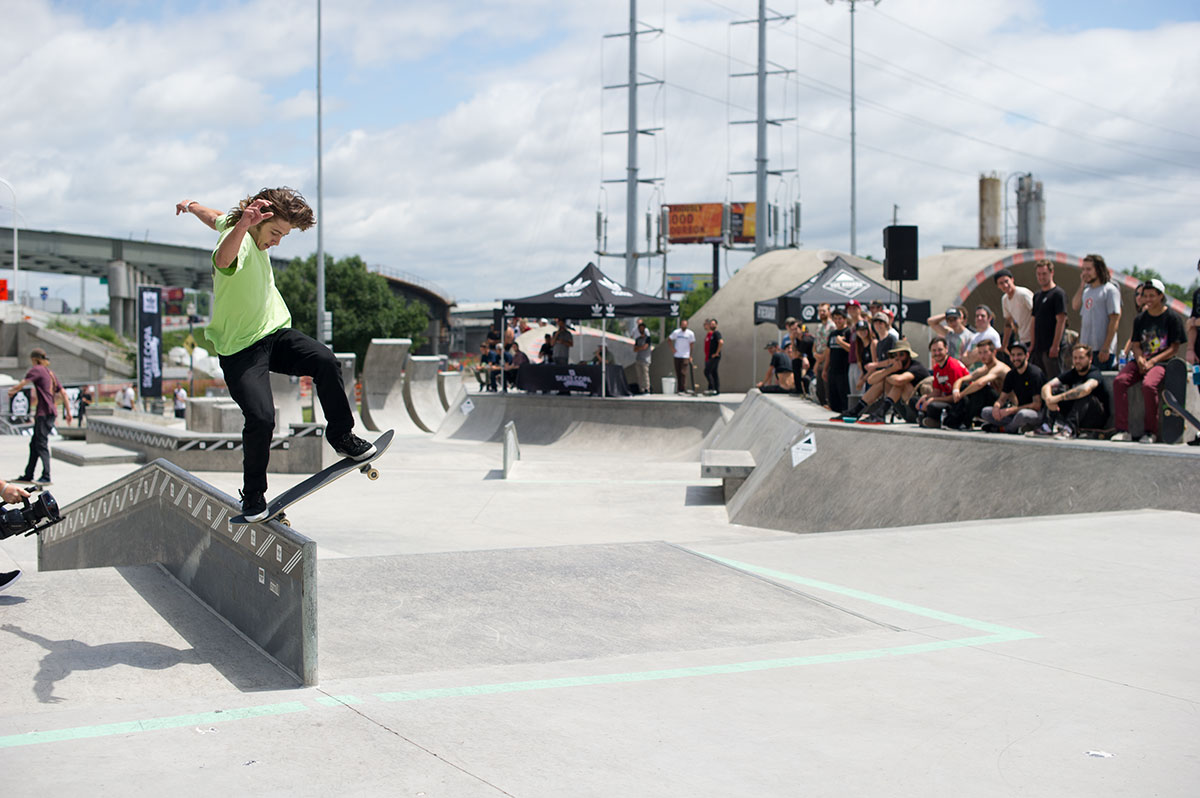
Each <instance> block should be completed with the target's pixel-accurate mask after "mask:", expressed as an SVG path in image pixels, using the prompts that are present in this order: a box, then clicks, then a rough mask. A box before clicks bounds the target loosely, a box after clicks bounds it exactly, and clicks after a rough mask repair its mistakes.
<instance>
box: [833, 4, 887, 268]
mask: <svg viewBox="0 0 1200 798" xmlns="http://www.w3.org/2000/svg"><path fill="white" fill-rule="evenodd" d="M836 1H837V0H825V2H827V3H829V5H833V4H834V3H835V2H836ZM863 1H864V0H843V2H847V3H849V4H850V254H851V255H857V254H858V175H857V169H858V164H857V162H856V153H855V145H856V142H855V139H856V137H857V131H856V130H855V124H854V123H855V119H854V115H855V109H854V5H855V3H861V2H863ZM868 1H869V2H871V3H873V4H874V5H879V3H880V2H881V0H868Z"/></svg>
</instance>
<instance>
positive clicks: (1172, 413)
mask: <svg viewBox="0 0 1200 798" xmlns="http://www.w3.org/2000/svg"><path fill="white" fill-rule="evenodd" d="M1163 368H1164V369H1165V371H1166V373H1164V374H1163V380H1162V383H1161V385H1162V391H1161V393H1160V396H1164V397H1165V396H1166V394H1168V393H1170V394H1171V396H1172V397H1176V396H1185V395H1186V394H1185V393H1184V391H1186V390H1187V378H1188V367H1187V363H1186V362H1185V361H1183V360H1180V359H1179V358H1177V357H1174V358H1171V359H1170V360H1168V361H1167V362H1166V363H1164V364H1163ZM1175 404H1179V402H1178V400H1176V402H1175ZM1180 410H1183V411H1184V412H1183V413H1181V412H1180ZM1184 413H1186V408H1182V407H1174V406H1170V405H1169V404H1168V403H1167V402H1159V403H1158V439H1159V440H1160V441H1162V442H1163V443H1179V442H1180V441H1182V440H1183V431H1184V424H1183V420H1184V418H1185V417H1186V416H1185V415H1184Z"/></svg>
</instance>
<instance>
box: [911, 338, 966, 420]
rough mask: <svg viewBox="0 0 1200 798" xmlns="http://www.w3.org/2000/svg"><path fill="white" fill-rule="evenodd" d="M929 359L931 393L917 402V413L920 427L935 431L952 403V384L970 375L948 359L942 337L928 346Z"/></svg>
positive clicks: (963, 367) (954, 360) (947, 350)
mask: <svg viewBox="0 0 1200 798" xmlns="http://www.w3.org/2000/svg"><path fill="white" fill-rule="evenodd" d="M929 357H930V359H931V360H932V361H933V367H932V368H931V369H930V372H931V373H932V374H933V392H932V393H930V394H929V395H928V396H922V397H921V398H920V399H918V400H917V405H916V409H917V413H918V415H919V417H920V420H921V426H923V427H929V428H930V429H937V428H938V427H940V426H942V415H943V414H944V413H945V412H946V411H947V410H949V409H950V405H952V404H953V403H954V401H953V400H952V399H951V398H950V395H951V394H952V393H953V392H954V383H955V382H956V381H957V380H958V378H959V377H965V376H967V375H968V374H970V372H969V371H967V367H966V366H964V365H963V364H962V363H960V362H959V361H958V360H957V359H956V358H953V357H950V346H949V345H948V344H947V343H946V339H945V338H942V337H940V336H939V337H938V338H934V339H933V343H931V344H930V345H929Z"/></svg>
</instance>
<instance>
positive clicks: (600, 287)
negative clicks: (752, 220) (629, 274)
mask: <svg viewBox="0 0 1200 798" xmlns="http://www.w3.org/2000/svg"><path fill="white" fill-rule="evenodd" d="M500 305H501V311H500V312H501V319H502V320H503V319H507V318H509V317H512V316H534V317H539V316H544V317H546V318H564V319H615V318H619V317H624V318H628V317H630V316H678V315H679V303H678V302H672V301H670V300H668V299H659V298H658V297H654V296H650V295H649V294H641V293H638V292H637V291H632V290H630V289H628V288H626V287H625V286H623V285H621V284H620V283H618V282H617V281H616V280H614V279H612V278H611V277H609V276H608V275H606V274H605V273H604V272H602V271H600V269H599V268H598V267H597V266H596V264H594V263H589V264H588V265H587V266H584V267H583V270H582V271H580V272H579V274H577V275H575V276H574V277H573V278H572V279H570V280H568V281H567V282H565V283H563V284H562V285H560V286H558V287H557V288H551V289H550V290H549V291H546V292H545V293H542V294H534V295H532V296H527V297H521V298H520V299H505V300H504V301H502V302H501V303H500ZM501 329H503V327H501ZM600 345H601V349H602V355H601V360H602V361H603V364H602V365H604V367H605V368H607V362H608V338H607V336H605V335H601V336H600ZM606 382H607V381H606V380H601V395H602V396H603V395H605V386H606Z"/></svg>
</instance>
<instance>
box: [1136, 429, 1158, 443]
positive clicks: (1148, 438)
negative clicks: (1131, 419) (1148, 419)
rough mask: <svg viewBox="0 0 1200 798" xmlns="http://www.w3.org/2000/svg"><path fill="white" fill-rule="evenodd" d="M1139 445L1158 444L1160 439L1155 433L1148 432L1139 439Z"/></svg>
mask: <svg viewBox="0 0 1200 798" xmlns="http://www.w3.org/2000/svg"><path fill="white" fill-rule="evenodd" d="M1138 443H1158V438H1157V437H1156V436H1155V434H1154V433H1153V432H1147V433H1146V434H1145V435H1143V436H1142V437H1140V438H1138Z"/></svg>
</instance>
